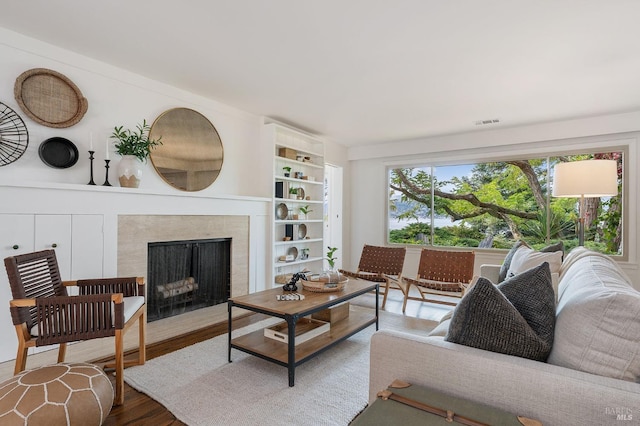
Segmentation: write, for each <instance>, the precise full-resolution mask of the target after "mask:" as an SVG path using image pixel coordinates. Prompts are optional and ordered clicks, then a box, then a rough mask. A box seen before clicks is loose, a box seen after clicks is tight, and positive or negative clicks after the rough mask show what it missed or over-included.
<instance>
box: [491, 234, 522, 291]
mask: <svg viewBox="0 0 640 426" xmlns="http://www.w3.org/2000/svg"><path fill="white" fill-rule="evenodd" d="M522 246H527V243H525V242H524V241H522V240H518V241H516V243H515V244H514V245H513V247H511V250H509V253H507V255H506V256H505V258H504V261H503V262H502V265H501V266H500V274H499V275H498V283H501V282H502V281H504V280H505V279H507V272H508V271H509V268H510V267H511V259H513V255H514V254H516V250H518V249H519V248H520V247H522ZM527 247H528V246H527Z"/></svg>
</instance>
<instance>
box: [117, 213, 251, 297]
mask: <svg viewBox="0 0 640 426" xmlns="http://www.w3.org/2000/svg"><path fill="white" fill-rule="evenodd" d="M207 238H231V295H232V296H239V295H243V294H247V293H248V292H249V284H248V283H249V216H235V215H234V216H227V215H215V216H188V215H119V216H118V274H119V275H120V276H144V277H145V278H146V275H147V244H148V243H149V242H161V241H176V240H195V239H207Z"/></svg>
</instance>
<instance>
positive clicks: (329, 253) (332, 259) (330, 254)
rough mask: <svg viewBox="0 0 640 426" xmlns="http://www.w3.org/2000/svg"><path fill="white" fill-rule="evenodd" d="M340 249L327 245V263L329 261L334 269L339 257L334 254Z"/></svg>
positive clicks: (330, 266)
mask: <svg viewBox="0 0 640 426" xmlns="http://www.w3.org/2000/svg"><path fill="white" fill-rule="evenodd" d="M336 250H338V247H329V246H327V263H329V268H331V269H333V268H334V267H335V264H336V260H338V258H337V257H333V254H334V253H335V252H336Z"/></svg>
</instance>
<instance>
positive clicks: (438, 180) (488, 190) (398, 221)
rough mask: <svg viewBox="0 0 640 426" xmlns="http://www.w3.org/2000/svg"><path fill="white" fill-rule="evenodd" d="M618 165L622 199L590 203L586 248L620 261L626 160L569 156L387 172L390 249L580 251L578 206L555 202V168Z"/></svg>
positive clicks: (608, 156) (572, 201) (612, 155)
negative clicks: (601, 162)
mask: <svg viewBox="0 0 640 426" xmlns="http://www.w3.org/2000/svg"><path fill="white" fill-rule="evenodd" d="M589 159H613V160H616V161H617V162H618V195H617V196H614V197H602V198H587V199H586V210H587V214H586V221H585V230H586V237H585V245H586V246H587V247H588V248H591V249H593V250H596V251H599V252H602V253H607V254H622V236H623V229H622V193H623V192H622V170H623V155H622V153H621V152H607V153H595V154H582V155H566V156H556V157H546V158H536V159H528V160H513V161H502V162H487V163H478V164H469V165H456V166H438V167H431V166H424V167H411V168H394V169H392V170H390V172H389V212H388V220H389V242H390V243H399V244H424V245H436V246H454V247H455V246H459V247H484V248H509V247H511V246H512V245H513V243H514V242H515V241H517V240H520V239H523V240H525V241H526V242H527V243H528V244H530V245H531V246H533V247H534V248H540V247H542V246H544V245H547V244H549V243H552V242H556V241H559V240H562V241H563V242H564V245H565V249H567V250H569V249H571V248H573V247H575V246H576V245H578V234H577V223H578V200H577V199H572V198H554V197H552V196H551V182H552V180H553V176H550V174H551V171H552V170H553V166H554V165H555V164H557V163H558V162H564V161H579V160H589Z"/></svg>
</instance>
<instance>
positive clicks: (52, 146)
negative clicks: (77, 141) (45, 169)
mask: <svg viewBox="0 0 640 426" xmlns="http://www.w3.org/2000/svg"><path fill="white" fill-rule="evenodd" d="M38 154H39V155H40V159H41V160H42V162H43V163H44V164H46V165H47V166H49V167H53V168H55V169H66V168H69V167H71V166H73V165H74V164H76V163H77V162H78V148H77V147H76V146H75V145H74V144H73V142H71V141H70V140H69V139H65V138H60V137H53V138H49V139H47V140H45V141H44V142H42V143H41V144H40V148H39V149H38Z"/></svg>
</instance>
